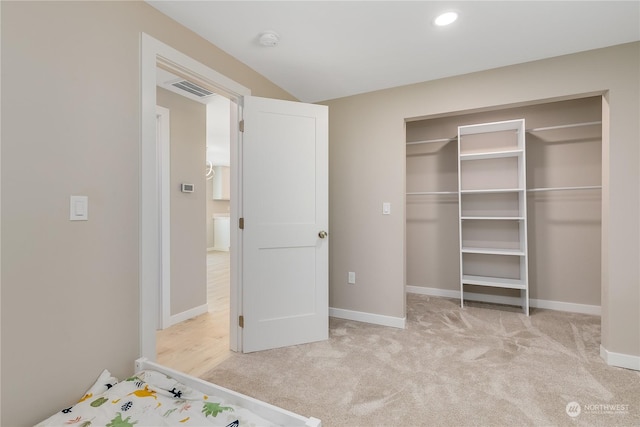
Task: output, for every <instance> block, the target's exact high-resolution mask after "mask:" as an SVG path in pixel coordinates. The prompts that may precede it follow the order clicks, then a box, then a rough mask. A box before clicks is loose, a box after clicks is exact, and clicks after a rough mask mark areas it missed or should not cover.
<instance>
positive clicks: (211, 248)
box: [207, 246, 216, 252]
mask: <svg viewBox="0 0 640 427" xmlns="http://www.w3.org/2000/svg"><path fill="white" fill-rule="evenodd" d="M215 250H216V248H215V247H213V246H211V247H209V248H207V252H211V251H215Z"/></svg>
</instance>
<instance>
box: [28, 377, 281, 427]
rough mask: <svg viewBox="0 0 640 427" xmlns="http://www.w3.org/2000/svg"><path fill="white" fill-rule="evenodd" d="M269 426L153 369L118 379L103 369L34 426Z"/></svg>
mask: <svg viewBox="0 0 640 427" xmlns="http://www.w3.org/2000/svg"><path fill="white" fill-rule="evenodd" d="M182 425H185V426H189V425H191V426H210V425H211V426H223V427H225V426H226V427H236V426H237V427H242V426H271V425H273V423H270V422H268V421H267V420H265V419H263V418H261V417H259V416H257V415H255V414H253V413H251V412H250V411H248V410H247V409H245V408H241V407H239V406H236V405H231V404H228V403H227V402H225V401H224V400H223V399H219V398H216V396H208V395H206V394H203V393H201V392H199V391H197V390H194V389H192V388H190V387H188V386H186V385H184V384H181V383H179V382H178V381H176V380H174V379H172V378H169V377H167V376H166V375H164V374H161V373H159V372H156V371H151V370H147V371H142V372H140V373H138V374H137V375H136V376H134V377H131V378H127V379H126V380H124V381H122V382H118V380H117V379H116V378H114V377H113V376H111V374H110V373H109V371H107V370H105V371H103V372H102V374H101V375H100V377H99V378H98V380H97V381H96V383H95V384H94V385H93V386H92V387H91V388H90V389H89V390H87V393H86V394H85V395H84V396H83V397H82V399H80V401H79V402H78V403H76V404H75V405H73V406H71V407H69V408H66V409H63V410H62V411H61V412H58V413H57V414H55V415H53V416H51V417H49V418H48V419H46V420H45V421H43V422H42V423H40V424H38V425H37V426H36V427H44V426H78V427H96V426H106V427H141V426H182Z"/></svg>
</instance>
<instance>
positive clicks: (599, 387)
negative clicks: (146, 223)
mask: <svg viewBox="0 0 640 427" xmlns="http://www.w3.org/2000/svg"><path fill="white" fill-rule="evenodd" d="M487 307H490V306H480V305H477V304H476V306H472V307H465V308H464V309H461V308H460V307H459V305H458V301H454V300H448V299H442V298H433V297H426V296H420V295H413V294H409V295H408V299H407V327H406V329H404V330H400V329H395V328H389V327H382V326H375V325H369V324H365V323H359V322H353V321H348V320H341V319H334V318H332V319H331V320H330V339H329V340H328V341H325V342H319V343H313V344H306V345H300V346H295V347H289V348H282V349H276V350H270V351H264V352H259V353H253V354H234V355H233V356H232V357H231V358H229V359H228V360H226V361H225V362H223V363H222V364H221V365H219V366H217V367H216V368H215V369H213V370H211V371H209V372H208V373H206V374H205V375H204V376H203V378H204V379H206V380H208V381H211V382H215V383H217V384H220V385H222V386H225V387H227V388H231V389H234V390H237V391H239V392H241V393H245V394H247V395H250V396H253V397H256V398H258V399H261V400H264V401H267V402H269V403H272V404H274V405H277V406H280V407H283V408H285V409H288V410H291V411H294V412H297V413H300V414H303V415H305V416H313V417H316V418H320V419H321V420H322V423H323V426H325V427H331V426H521V425H522V426H525V425H535V426H586V425H589V426H590V425H595V426H614V425H615V426H632V425H633V426H640V372H637V371H631V370H626V369H621V368H613V367H609V366H607V365H606V364H605V363H604V362H603V360H602V359H601V358H600V356H599V351H600V350H599V346H600V318H599V317H596V316H588V315H580V314H570V313H561V312H554V311H549V310H532V313H531V316H530V317H526V316H524V315H523V314H521V313H518V312H515V311H513V310H511V311H509V310H504V309H494V308H487ZM571 402H576V403H577V404H579V405H580V406H579V407H578V406H576V405H570V411H569V412H570V413H571V415H577V416H573V417H572V416H569V415H568V414H567V405H568V404H570V403H571ZM605 405H609V406H605ZM578 410H580V413H579V414H578Z"/></svg>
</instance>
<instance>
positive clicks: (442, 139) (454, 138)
mask: <svg viewBox="0 0 640 427" xmlns="http://www.w3.org/2000/svg"><path fill="white" fill-rule="evenodd" d="M457 140H458V137H457V136H456V137H453V138H439V139H427V140H424V141H412V142H407V145H418V144H432V143H434V142H451V141H457Z"/></svg>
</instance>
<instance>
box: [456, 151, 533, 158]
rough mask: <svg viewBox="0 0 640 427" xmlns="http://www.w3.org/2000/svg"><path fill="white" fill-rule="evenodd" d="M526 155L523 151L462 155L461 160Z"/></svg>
mask: <svg viewBox="0 0 640 427" xmlns="http://www.w3.org/2000/svg"><path fill="white" fill-rule="evenodd" d="M523 153H524V150H522V149H516V150H502V151H487V152H479V153H460V160H484V159H499V158H504V157H518V156H521V155H522V154H523Z"/></svg>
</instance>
